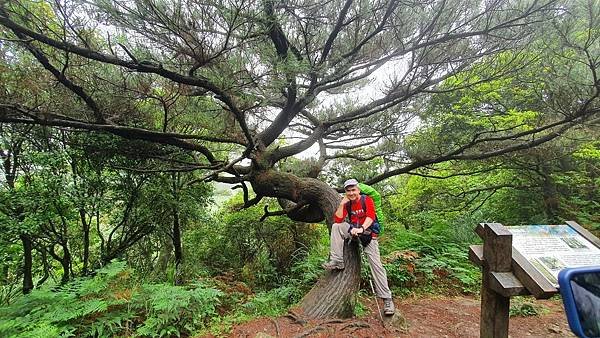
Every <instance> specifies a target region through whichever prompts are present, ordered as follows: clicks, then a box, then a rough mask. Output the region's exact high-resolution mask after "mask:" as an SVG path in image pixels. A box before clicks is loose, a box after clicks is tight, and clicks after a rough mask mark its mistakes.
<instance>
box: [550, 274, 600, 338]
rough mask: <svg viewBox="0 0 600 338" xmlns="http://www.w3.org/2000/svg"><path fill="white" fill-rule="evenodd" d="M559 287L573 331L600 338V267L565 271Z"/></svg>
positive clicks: (583, 335) (559, 277) (559, 280)
mask: <svg viewBox="0 0 600 338" xmlns="http://www.w3.org/2000/svg"><path fill="white" fill-rule="evenodd" d="M558 285H559V288H560V294H561V296H562V299H563V304H564V306H565V313H566V315H567V321H568V322H569V326H570V328H571V331H573V333H575V334H576V335H577V336H578V337H582V338H584V337H599V336H600V266H592V267H589V266H588V267H579V268H567V269H563V270H561V271H560V272H559V274H558Z"/></svg>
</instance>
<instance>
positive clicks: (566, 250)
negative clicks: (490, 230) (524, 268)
mask: <svg viewBox="0 0 600 338" xmlns="http://www.w3.org/2000/svg"><path fill="white" fill-rule="evenodd" d="M506 228H507V229H508V231H510V232H511V233H512V235H513V249H515V250H517V251H518V252H519V253H520V254H521V255H522V256H523V257H525V258H526V259H527V260H528V261H529V262H530V263H531V264H532V265H533V266H534V267H535V268H536V269H537V270H538V271H540V272H541V273H542V275H544V276H545V277H546V279H548V281H550V283H552V284H553V285H554V286H555V287H557V288H558V281H557V276H558V272H559V271H560V270H562V269H564V268H574V267H579V266H590V265H600V248H598V247H596V246H595V245H594V244H592V243H591V242H590V241H589V240H587V239H586V238H584V237H583V236H581V235H580V234H579V233H578V232H577V231H575V230H574V229H573V228H571V227H570V226H568V225H566V224H560V225H525V226H511V227H506Z"/></svg>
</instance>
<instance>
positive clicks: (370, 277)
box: [358, 241, 385, 327]
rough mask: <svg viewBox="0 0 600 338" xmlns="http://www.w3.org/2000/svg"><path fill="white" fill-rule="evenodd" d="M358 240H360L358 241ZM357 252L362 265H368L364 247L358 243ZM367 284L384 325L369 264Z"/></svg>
mask: <svg viewBox="0 0 600 338" xmlns="http://www.w3.org/2000/svg"><path fill="white" fill-rule="evenodd" d="M359 242H360V241H359ZM358 246H359V248H360V249H359V251H360V252H359V254H360V259H361V261H362V264H363V265H368V263H369V262H367V264H365V260H366V259H365V256H366V254H364V253H365V249H364V248H363V247H362V245H361V244H360V243H359V244H358ZM369 285H370V286H371V292H373V296H374V297H375V304H376V305H377V312H378V313H379V319H380V320H381V325H383V327H385V322H384V321H383V315H382V314H381V309H380V308H379V301H378V300H377V294H376V293H375V288H374V287H373V276H372V274H371V266H369Z"/></svg>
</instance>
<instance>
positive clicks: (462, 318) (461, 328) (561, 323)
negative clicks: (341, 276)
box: [230, 297, 575, 338]
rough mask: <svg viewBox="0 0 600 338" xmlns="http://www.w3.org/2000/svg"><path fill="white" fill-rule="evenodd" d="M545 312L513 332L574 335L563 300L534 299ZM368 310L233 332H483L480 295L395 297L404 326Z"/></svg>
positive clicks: (256, 324) (274, 321) (515, 324)
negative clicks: (385, 322)
mask: <svg viewBox="0 0 600 338" xmlns="http://www.w3.org/2000/svg"><path fill="white" fill-rule="evenodd" d="M532 302H535V304H536V305H541V306H542V307H544V308H546V309H547V311H545V312H546V313H543V314H541V315H538V316H531V317H512V318H511V319H510V327H509V336H510V337H513V338H521V337H575V336H574V335H573V334H572V333H571V331H570V330H569V326H568V324H567V321H566V318H565V315H564V312H563V309H562V304H561V302H560V300H544V301H534V300H532ZM363 303H366V305H367V307H369V309H370V311H369V313H368V314H367V315H366V316H364V317H361V318H354V319H350V320H343V321H342V320H329V321H310V322H307V323H304V322H298V321H296V320H294V319H293V318H291V317H279V318H261V319H257V320H254V321H251V322H248V323H244V324H241V325H237V326H235V327H234V329H233V331H232V333H231V334H230V336H231V337H253V338H268V337H411V338H412V337H423V338H430V337H447V338H459V337H460V338H465V337H479V300H477V299H475V298H473V297H418V298H407V299H402V300H397V301H396V306H397V308H398V309H399V310H400V312H401V313H402V314H403V315H404V317H405V318H406V320H407V322H408V328H407V329H405V330H404V331H390V330H388V329H386V328H384V327H383V326H382V325H381V322H380V319H379V316H378V315H377V309H376V305H375V303H374V301H372V300H371V301H369V300H363Z"/></svg>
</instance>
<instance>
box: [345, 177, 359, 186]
mask: <svg viewBox="0 0 600 338" xmlns="http://www.w3.org/2000/svg"><path fill="white" fill-rule="evenodd" d="M352 185H358V181H357V180H355V179H353V178H351V179H349V180H347V181H346V182H344V189H346V188H347V187H349V186H352Z"/></svg>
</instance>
